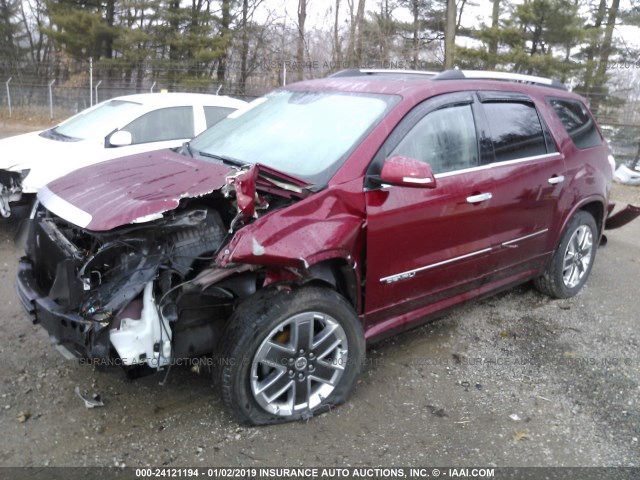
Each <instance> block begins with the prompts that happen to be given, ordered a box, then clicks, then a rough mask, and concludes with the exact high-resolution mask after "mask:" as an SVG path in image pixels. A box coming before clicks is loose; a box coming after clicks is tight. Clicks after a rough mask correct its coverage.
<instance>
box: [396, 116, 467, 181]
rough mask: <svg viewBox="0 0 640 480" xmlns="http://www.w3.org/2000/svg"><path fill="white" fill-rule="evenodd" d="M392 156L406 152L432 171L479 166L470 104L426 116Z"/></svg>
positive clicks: (441, 171)
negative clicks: (428, 165) (425, 163)
mask: <svg viewBox="0 0 640 480" xmlns="http://www.w3.org/2000/svg"><path fill="white" fill-rule="evenodd" d="M391 155H405V156H407V157H412V158H415V159H417V160H422V161H423V162H427V163H429V164H430V165H431V168H432V169H433V172H434V173H444V172H451V171H454V170H461V169H464V168H470V167H475V166H477V165H478V141H477V137H476V128H475V124H474V121H473V112H472V111H471V105H456V106H452V107H446V108H442V109H439V110H435V111H433V112H431V113H429V114H427V115H425V116H424V117H423V118H422V119H421V120H420V121H419V122H418V123H417V124H416V125H415V126H414V127H413V128H412V129H411V130H410V131H409V133H407V135H406V136H405V137H404V138H403V139H402V141H401V142H400V143H399V144H398V146H397V147H396V148H395V149H394V151H393V152H392V153H391Z"/></svg>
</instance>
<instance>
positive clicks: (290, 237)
mask: <svg viewBox="0 0 640 480" xmlns="http://www.w3.org/2000/svg"><path fill="white" fill-rule="evenodd" d="M364 209H365V207H364V194H363V193H362V185H361V183H359V182H357V181H356V182H351V183H349V184H344V185H341V186H337V187H334V188H328V189H325V190H323V191H321V192H318V193H316V194H314V195H313V196H311V197H309V198H306V199H304V200H302V201H300V202H298V203H296V204H294V205H291V206H289V207H288V208H287V209H284V210H276V211H272V212H271V213H270V214H269V215H267V216H264V217H261V218H259V219H258V220H256V221H255V222H253V223H252V224H250V225H247V226H246V227H244V228H242V229H241V230H239V231H238V232H237V233H236V234H235V236H234V237H233V238H232V239H231V241H230V242H229V244H228V245H227V246H226V247H225V249H224V250H223V251H222V252H221V253H220V254H219V255H218V258H217V259H216V262H217V263H218V264H219V265H221V266H223V267H224V266H228V265H230V264H236V263H249V264H254V265H264V266H272V267H291V268H297V269H302V270H306V269H307V268H308V267H309V266H310V265H313V264H315V263H317V262H320V261H322V260H326V259H330V258H347V257H348V256H349V255H351V254H352V253H353V248H354V245H355V243H356V241H357V239H358V237H359V236H360V234H361V232H362V228H363V224H364V218H365V212H364Z"/></svg>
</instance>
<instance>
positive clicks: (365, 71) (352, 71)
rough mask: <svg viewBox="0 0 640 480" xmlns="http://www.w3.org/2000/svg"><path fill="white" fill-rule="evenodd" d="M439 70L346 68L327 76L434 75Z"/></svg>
mask: <svg viewBox="0 0 640 480" xmlns="http://www.w3.org/2000/svg"><path fill="white" fill-rule="evenodd" d="M439 73H440V72H429V71H426V70H390V69H385V68H348V69H346V70H340V71H339V72H336V73H333V74H331V75H329V78H340V77H360V76H364V75H380V74H382V75H384V74H391V75H393V74H401V75H424V76H426V77H434V76H436V75H438V74H439Z"/></svg>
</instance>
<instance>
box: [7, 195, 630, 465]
mask: <svg viewBox="0 0 640 480" xmlns="http://www.w3.org/2000/svg"><path fill="white" fill-rule="evenodd" d="M613 196H614V198H615V199H617V200H619V201H620V202H621V203H627V202H635V203H636V204H638V205H640V187H625V186H620V185H615V186H614V193H613ZM16 227H17V224H16V222H15V221H11V220H9V221H6V220H3V221H0V329H1V330H2V332H3V335H2V336H1V337H0V364H1V365H2V366H3V368H2V370H1V371H0V431H2V435H1V437H0V465H3V466H43V465H51V466H93V465H97V466H114V465H126V466H163V465H166V466H205V465H208V466H222V465H225V466H244V467H248V466H264V465H273V466H301V465H305V466H309V465H318V466H348V465H353V466H356V465H357V466H373V465H385V466H390V465H394V466H403V465H425V466H428V465H441V466H442V465H449V466H465V465H467V466H471V465H476V466H640V454H639V452H640V447H639V445H638V438H639V437H640V369H639V367H640V356H639V355H638V347H639V345H640V335H639V334H638V324H637V310H638V309H637V305H636V304H635V299H636V295H637V281H638V278H640V221H636V222H633V223H632V224H630V225H627V226H626V227H624V228H622V229H619V230H615V231H611V232H610V233H608V237H609V243H608V245H607V246H606V247H604V248H601V249H600V250H599V251H598V258H597V260H596V264H595V267H594V269H593V272H592V276H591V278H590V280H589V282H588V284H587V286H586V288H585V289H584V290H583V291H582V292H581V293H580V294H579V295H578V296H576V297H575V298H572V299H568V300H562V301H552V300H549V299H547V298H546V297H544V296H542V295H540V294H538V293H537V292H536V291H534V290H533V289H532V288H531V287H530V286H529V285H523V286H521V287H518V288H516V289H513V290H510V291H508V292H506V293H501V294H499V295H496V296H494V297H491V298H488V299H486V300H483V301H476V302H471V303H468V304H466V305H464V306H461V307H458V308H457V309H455V310H454V311H452V312H451V313H450V314H449V315H447V316H445V317H443V318H442V319H440V320H438V321H437V322H434V323H431V324H429V325H427V326H424V327H421V328H418V329H416V330H413V331H411V332H408V333H406V334H403V335H400V336H397V337H394V338H392V339H391V340H388V341H386V342H384V343H381V344H377V345H374V346H371V347H370V348H369V350H368V357H367V358H368V362H367V363H368V365H367V368H366V369H365V372H364V374H363V376H362V378H361V380H360V382H359V383H358V386H357V388H356V391H355V392H354V395H353V396H352V397H351V399H350V401H349V402H348V403H347V404H346V405H344V406H342V407H340V408H337V409H335V410H333V411H331V412H329V413H327V414H325V415H322V416H319V417H317V418H314V419H311V420H310V421H308V422H299V423H294V424H287V425H281V426H276V427H263V428H247V427H240V426H238V425H237V424H236V423H234V421H233V420H232V419H231V418H230V417H229V416H228V414H227V413H226V411H225V409H224V408H223V406H222V403H221V401H220V400H219V398H218V397H217V396H216V395H215V394H214V391H213V389H212V386H211V380H210V375H209V374H208V372H205V371H202V372H200V373H197V372H193V371H191V370H189V369H186V368H184V369H179V368H176V369H174V370H172V372H171V375H170V376H169V378H168V381H167V383H166V385H165V386H161V385H159V382H160V381H161V380H162V377H161V376H158V375H156V376H150V377H145V378H142V379H139V380H135V381H127V380H126V379H125V378H124V377H123V376H122V375H121V374H120V372H118V371H117V370H109V371H97V370H94V369H93V368H91V367H88V366H85V365H79V364H77V363H76V362H73V361H67V360H65V359H64V358H63V357H62V356H61V355H59V354H58V352H57V351H56V350H54V349H53V348H52V347H51V345H50V344H49V340H48V338H47V336H46V334H45V332H44V330H43V329H42V328H41V327H39V326H33V325H31V323H30V322H29V321H28V319H27V318H26V316H25V315H24V314H23V313H22V311H21V308H20V307H19V304H18V301H17V298H16V294H15V292H14V286H13V283H14V276H15V271H16V261H17V259H18V257H19V256H20V252H19V250H18V249H17V248H16V247H15V246H14V244H13V234H14V231H15V229H16ZM76 386H78V387H79V388H80V390H81V391H82V392H86V393H89V394H92V393H99V394H100V395H101V397H102V399H103V400H104V404H105V405H104V407H102V408H95V409H87V408H85V406H84V403H83V401H82V400H81V399H80V398H78V397H77V396H76V394H75V393H74V389H75V388H76Z"/></svg>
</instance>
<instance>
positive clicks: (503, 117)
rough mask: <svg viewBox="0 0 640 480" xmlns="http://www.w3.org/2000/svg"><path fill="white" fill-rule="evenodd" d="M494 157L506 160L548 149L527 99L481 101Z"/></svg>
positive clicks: (501, 160)
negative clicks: (520, 101)
mask: <svg viewBox="0 0 640 480" xmlns="http://www.w3.org/2000/svg"><path fill="white" fill-rule="evenodd" d="M483 107H484V110H485V113H486V115H487V119H488V123H489V126H490V128H489V130H490V138H491V142H492V143H493V149H494V151H495V161H496V162H505V161H507V160H517V159H520V158H526V157H534V156H536V155H544V154H546V153H547V145H546V142H545V138H544V133H543V131H542V125H541V124H540V118H538V112H537V111H536V109H535V107H534V106H533V105H531V104H528V103H514V102H499V103H484V104H483Z"/></svg>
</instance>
